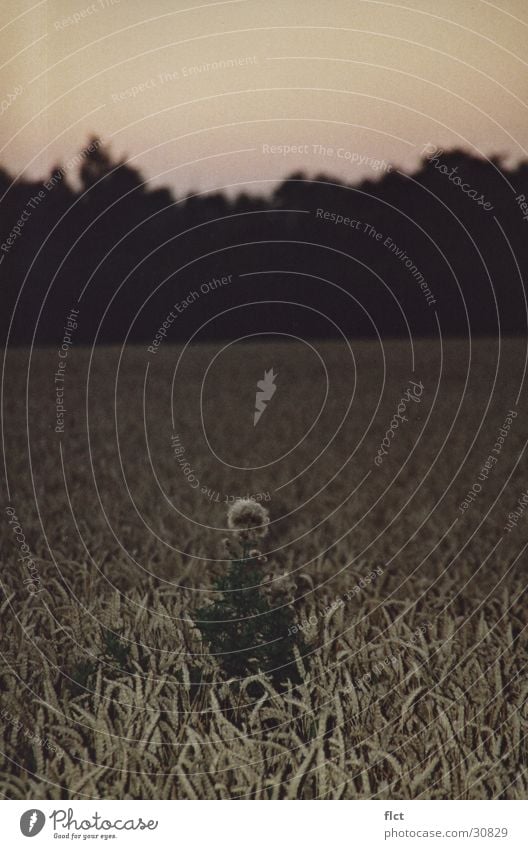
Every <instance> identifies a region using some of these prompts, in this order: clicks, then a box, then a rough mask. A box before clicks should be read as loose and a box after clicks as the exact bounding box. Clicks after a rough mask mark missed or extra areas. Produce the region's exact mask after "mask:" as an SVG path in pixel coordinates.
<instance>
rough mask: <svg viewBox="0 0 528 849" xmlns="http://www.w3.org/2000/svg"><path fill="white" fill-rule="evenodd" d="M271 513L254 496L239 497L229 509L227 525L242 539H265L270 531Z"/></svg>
mask: <svg viewBox="0 0 528 849" xmlns="http://www.w3.org/2000/svg"><path fill="white" fill-rule="evenodd" d="M268 525H269V513H268V511H267V510H266V508H265V507H263V506H262V504H260V503H259V502H258V501H253V499H252V498H239V499H238V500H237V501H235V502H234V503H233V504H231V506H230V507H229V510H228V511H227V526H228V527H229V528H230V529H231V530H232V531H234V533H235V534H236V536H237V537H238V538H239V539H241V540H247V541H248V542H250V541H252V540H255V541H256V540H258V539H263V538H264V537H265V536H266V534H267V533H268Z"/></svg>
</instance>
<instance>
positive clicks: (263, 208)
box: [0, 137, 528, 345]
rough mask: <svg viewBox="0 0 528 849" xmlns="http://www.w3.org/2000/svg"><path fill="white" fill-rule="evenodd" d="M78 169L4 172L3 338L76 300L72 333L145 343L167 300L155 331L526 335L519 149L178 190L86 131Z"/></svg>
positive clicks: (176, 337) (45, 332)
mask: <svg viewBox="0 0 528 849" xmlns="http://www.w3.org/2000/svg"><path fill="white" fill-rule="evenodd" d="M72 176H73V169H64V168H62V167H61V166H56V167H55V168H54V169H53V171H52V173H51V174H50V175H49V177H47V178H46V179H43V180H41V181H28V180H24V179H14V177H13V175H11V174H9V173H8V172H7V170H5V169H2V170H0V196H1V197H2V202H1V207H2V215H1V225H0V229H1V234H0V245H1V249H0V283H1V287H2V292H3V303H4V309H3V311H2V318H1V323H2V328H1V331H2V340H3V342H4V343H5V342H6V341H7V340H8V341H9V344H15V345H29V344H35V345H55V344H58V343H60V341H61V339H62V337H63V333H64V326H65V321H66V317H67V316H68V314H69V313H70V310H71V309H72V308H74V307H75V308H77V309H78V310H79V316H78V327H77V328H76V329H75V343H76V344H81V343H82V344H93V343H96V344H101V343H103V344H110V343H112V344H122V343H124V342H126V343H127V344H130V343H141V344H146V345H149V344H150V343H151V341H152V339H153V337H154V336H155V334H156V332H157V331H158V329H159V328H160V327H162V326H163V322H164V321H165V319H166V317H167V315H168V314H169V312H170V311H171V309H172V310H173V313H174V315H175V318H174V319H173V320H172V322H171V323H170V327H167V328H166V329H167V335H166V340H167V343H169V342H173V343H180V342H184V341H187V340H188V339H189V338H192V339H193V341H195V342H198V341H208V340H214V339H227V338H235V337H236V338H239V337H241V336H243V335H245V334H252V333H264V334H266V333H270V334H273V333H285V334H289V335H292V336H298V337H303V338H310V337H311V338H336V337H338V336H339V335H340V334H344V335H345V336H347V337H352V338H354V337H367V338H373V337H374V338H375V337H376V336H377V335H380V336H382V337H405V336H407V335H408V334H409V333H412V335H413V336H425V337H429V336H437V335H438V334H439V333H441V334H442V335H447V336H453V335H461V336H467V335H468V334H469V333H471V334H476V335H496V334H497V333H499V332H500V333H504V334H524V333H525V332H526V328H527V320H526V297H525V291H524V286H523V281H522V269H524V268H526V267H528V238H527V237H528V216H527V215H526V211H525V209H523V203H524V201H525V198H526V197H528V163H526V162H522V163H520V164H518V165H516V166H515V167H513V168H507V167H506V165H505V164H504V162H503V161H502V160H501V159H500V158H499V157H496V158H493V159H491V160H489V161H488V160H485V159H482V158H479V157H475V156H472V155H470V154H468V153H466V152H464V151H461V150H450V151H446V152H442V153H441V154H438V155H437V156H436V157H433V158H432V160H431V161H429V160H428V159H426V158H424V159H423V160H422V161H421V163H420V166H419V167H418V168H417V170H416V171H415V172H414V173H411V174H404V173H400V172H398V171H397V170H392V171H390V172H388V173H383V174H381V176H380V173H379V172H378V173H374V172H373V176H372V178H371V179H363V180H362V181H361V182H358V183H356V184H354V185H352V184H344V183H340V182H338V181H337V180H336V179H334V178H332V177H330V176H328V175H324V174H319V175H316V176H314V177H310V176H308V175H306V174H305V173H301V172H299V173H294V174H292V175H291V176H289V177H288V178H287V179H284V180H283V181H282V182H281V183H280V184H278V185H277V186H276V187H275V188H273V189H272V190H270V189H269V188H267V186H268V185H269V184H267V183H263V186H264V188H263V190H262V192H260V193H258V194H251V195H250V194H247V193H246V192H240V193H239V194H237V195H235V196H228V195H226V194H225V193H223V192H211V191H209V192H207V193H202V194H199V193H188V194H187V195H182V196H177V194H176V193H175V192H174V190H172V189H170V188H152V187H150V186H149V183H148V181H145V180H144V178H143V176H142V175H141V173H140V172H139V171H138V170H136V169H135V168H134V167H132V166H131V165H130V164H128V163H127V162H126V161H125V160H115V159H114V158H113V157H112V155H111V152H110V151H109V149H108V147H107V146H105V145H104V144H103V143H101V141H100V140H99V139H97V138H95V137H94V138H93V139H91V140H90V144H89V146H88V147H86V148H85V149H83V151H82V153H81V154H80V155H79V157H78V163H77V167H76V170H75V177H76V179H75V180H72ZM479 199H480V200H479ZM484 200H485V201H486V204H484ZM526 209H528V207H526ZM340 217H341V218H342V219H343V220H341V219H340ZM228 275H231V279H230V282H229V285H217V284H216V283H215V282H214V281H218V280H219V279H221V278H222V277H224V278H227V276H228ZM211 283H212V285H209V284H211ZM193 292H194V293H196V297H189V296H190V295H191V293H193ZM187 300H188V301H189V304H188V305H187V306H186V305H185V304H184V303H183V302H184V301H187ZM175 305H176V306H175ZM164 340H165V337H164Z"/></svg>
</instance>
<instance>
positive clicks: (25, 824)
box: [20, 808, 46, 837]
mask: <svg viewBox="0 0 528 849" xmlns="http://www.w3.org/2000/svg"><path fill="white" fill-rule="evenodd" d="M45 822H46V816H45V815H44V814H43V812H42V811H39V810H38V808H31V810H29V811H26V812H25V813H23V814H22V816H21V817H20V831H21V832H22V834H23V835H24V837H35V835H36V834H39V833H40V832H41V831H42V829H43V828H44V823H45Z"/></svg>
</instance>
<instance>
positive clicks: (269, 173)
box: [0, 0, 528, 195]
mask: <svg viewBox="0 0 528 849" xmlns="http://www.w3.org/2000/svg"><path fill="white" fill-rule="evenodd" d="M0 51H1V56H2V57H3V58H2V69H1V75H2V85H1V88H0V97H1V98H2V105H1V112H2V115H1V121H2V135H1V151H0V163H1V164H2V165H3V166H4V167H7V168H8V170H10V171H11V172H13V173H15V174H17V175H20V176H23V177H43V176H45V175H47V174H48V173H49V171H50V170H51V168H52V166H53V165H55V164H57V163H59V164H62V166H66V167H68V164H69V162H70V160H72V158H73V157H74V156H75V154H76V153H77V152H78V151H79V150H80V149H82V148H83V147H84V146H85V145H86V144H87V142H88V139H89V138H90V136H92V135H94V134H96V135H99V136H100V137H101V138H102V140H103V141H104V142H105V144H108V145H109V146H110V150H111V151H112V153H113V155H114V156H116V157H126V158H127V159H129V160H130V162H131V163H132V164H133V165H135V166H136V167H138V168H139V169H140V170H141V173H142V174H143V176H144V178H145V179H146V180H147V181H148V182H149V184H151V185H152V186H159V185H170V186H171V187H172V188H173V189H174V191H175V192H176V194H179V195H181V194H183V193H188V192H190V191H207V190H210V189H226V190H228V191H230V192H233V191H238V190H241V189H244V190H245V191H249V192H260V191H263V190H266V188H269V187H270V186H271V185H273V184H274V183H276V182H277V181H279V180H281V179H283V178H284V177H285V176H287V175H288V174H289V173H291V172H293V171H294V170H299V169H301V170H303V171H305V172H306V173H307V174H308V175H310V176H314V175H316V174H321V173H326V174H329V175H331V176H335V177H337V178H338V179H341V180H345V181H347V182H356V181H358V180H360V179H362V178H364V177H369V178H377V177H379V176H380V175H382V174H383V173H384V170H386V168H387V166H388V165H391V167H395V168H399V169H402V170H405V171H409V170H412V169H413V168H414V167H416V166H417V164H418V163H419V160H420V158H421V156H422V155H423V149H424V147H425V146H426V145H431V144H434V145H437V146H439V147H441V148H442V149H449V148H452V147H463V148H465V149H466V150H469V151H471V152H473V153H475V154H478V155H482V156H491V155H497V154H500V155H502V156H504V158H505V159H506V160H507V162H509V163H513V162H515V161H517V160H519V159H520V158H524V157H526V158H528V120H527V103H528V73H527V62H528V2H527V0H497V2H493V3H492V2H485V0H401V2H387V3H386V2H382V0H334V2H332V1H331V0H326V2H320V0H317V2H316V1H315V0H227V2H209V3H204V2H199V0H172V2H170V0H150V2H145V0H94V2H92V3H90V2H87V0H55V1H54V2H37V3H35V2H31V0H3V2H2V3H1V6H0ZM72 172H73V169H72Z"/></svg>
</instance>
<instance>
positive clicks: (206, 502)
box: [0, 339, 528, 799]
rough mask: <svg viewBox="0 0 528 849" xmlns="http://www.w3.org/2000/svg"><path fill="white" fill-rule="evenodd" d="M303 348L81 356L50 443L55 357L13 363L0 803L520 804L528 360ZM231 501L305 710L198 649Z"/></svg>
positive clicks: (73, 363) (401, 348)
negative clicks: (270, 392)
mask: <svg viewBox="0 0 528 849" xmlns="http://www.w3.org/2000/svg"><path fill="white" fill-rule="evenodd" d="M313 344H314V348H316V349H317V350H316V353H314V351H313V350H312V349H311V348H308V347H307V346H303V345H295V344H286V343H284V344H281V343H274V344H252V345H245V346H231V347H230V348H226V350H225V351H223V352H222V353H221V355H219V356H217V354H218V350H219V347H221V346H207V345H203V346H197V347H195V348H193V349H187V350H184V349H180V348H172V347H169V346H165V347H163V346H162V348H161V349H160V351H159V352H158V353H157V354H156V356H150V357H149V356H148V355H147V354H146V349H143V348H140V347H136V348H130V349H124V351H121V350H120V349H118V348H98V349H95V350H94V352H90V351H88V350H86V349H82V348H78V349H76V348H75V346H73V347H72V349H71V350H70V351H69V353H68V364H67V369H66V372H67V373H66V378H65V384H64V385H65V395H64V398H65V407H66V413H65V423H64V432H62V431H59V432H57V431H56V429H55V428H56V398H55V394H54V379H53V376H54V373H55V372H56V368H57V363H56V360H57V355H56V351H54V350H44V349H42V350H37V351H33V352H32V353H31V355H30V353H29V352H28V351H27V350H15V351H10V352H9V353H8V354H7V363H6V376H7V380H6V383H5V387H4V399H3V401H4V406H3V409H4V440H5V442H4V450H5V457H6V464H5V473H6V484H7V488H6V492H7V499H6V502H5V506H6V508H7V510H10V511H11V512H10V513H8V512H6V511H4V514H3V522H2V525H1V536H0V540H1V591H2V595H1V622H2V628H1V637H0V644H1V664H2V666H1V671H0V682H1V683H0V725H1V729H2V741H3V742H2V756H1V757H2V761H1V769H0V793H1V794H2V797H3V798H9V799H25V798H27V799H45V798H49V799H82V798H122V799H139V798H143V799H158V798H159V799H358V798H361V799H389V798H390V799H495V798H502V799H525V798H527V796H528V749H527V734H528V705H527V699H526V697H527V695H528V681H527V677H526V669H527V665H526V664H527V658H528V651H527V640H526V614H527V604H526V601H527V595H526V556H525V546H526V545H527V544H528V533H527V531H526V516H524V515H523V511H522V510H520V511H519V515H518V517H517V518H516V520H515V522H514V526H513V527H512V528H511V529H510V531H507V530H505V527H506V524H507V521H508V516H509V515H510V514H511V513H512V511H513V510H514V509H516V508H517V507H518V506H519V503H521V502H520V499H521V497H522V493H523V492H524V491H525V490H526V488H527V486H528V481H527V478H526V471H525V470H526V462H525V459H524V447H525V442H526V427H525V422H526V403H525V400H524V396H525V393H524V392H523V383H522V382H523V379H524V357H525V351H524V347H525V346H524V344H523V343H522V342H521V341H520V340H515V339H511V340H508V339H506V340H502V346H501V349H500V351H499V350H498V349H497V342H496V340H495V341H492V340H480V341H477V342H475V341H474V342H473V344H472V346H471V350H469V347H468V343H467V342H463V341H459V340H444V341H443V342H440V341H435V342H433V341H418V342H416V341H415V342H414V351H413V352H411V350H410V347H409V345H408V343H404V342H397V341H393V342H388V343H386V344H385V346H384V349H383V352H380V349H379V347H377V346H376V344H375V343H371V342H353V343H351V348H352V352H353V357H352V358H351V357H350V351H349V350H348V349H347V348H346V346H344V345H343V344H341V343H330V342H319V343H313ZM413 353H414V362H413ZM322 363H323V365H322ZM270 367H273V368H275V370H276V372H277V373H278V378H277V392H276V395H275V397H274V398H273V400H272V401H271V402H270V404H269V405H268V408H267V409H266V411H265V413H264V414H263V416H262V418H261V420H260V422H259V424H258V427H255V426H254V424H253V408H254V398H255V382H256V380H258V379H259V378H260V377H261V376H262V374H263V373H264V371H265V369H267V368H270ZM410 379H413V380H414V381H415V382H420V383H421V384H422V385H423V394H422V396H421V398H420V403H412V404H411V403H409V404H408V405H407V410H406V413H405V416H406V419H407V420H406V421H401V420H400V423H399V424H398V426H397V427H396V428H395V429H393V433H392V437H391V440H390V447H389V448H388V449H387V453H386V454H385V455H383V462H382V463H381V464H380V465H378V466H377V465H376V464H375V463H374V458H375V457H376V456H377V453H376V452H377V451H378V449H379V447H380V445H381V444H383V443H382V440H383V439H384V437H385V435H386V433H387V429H388V427H389V425H390V422H391V420H392V419H393V416H394V411H395V410H396V409H397V408H398V404H399V403H400V399H401V397H402V393H404V392H405V389H406V387H407V386H408V385H409V380H410ZM26 390H27V397H26ZM509 411H514V412H515V413H516V414H517V415H516V416H515V417H513V418H512V424H511V426H508V428H507V429H506V436H505V437H503V438H502V442H500V441H499V443H498V444H499V446H500V447H499V448H498V450H497V452H496V453H495V454H493V453H492V452H493V447H494V446H495V445H497V436H498V434H499V433H500V429H501V428H502V427H503V424H504V422H505V419H506V417H507V416H508V412H509ZM175 436H177V438H178V440H179V445H180V446H183V452H184V453H183V455H182V454H180V455H179V457H176V455H175V453H174V450H173V447H174V438H175ZM182 456H184V457H185V458H186V461H188V463H189V469H190V470H191V471H190V473H189V469H187V470H185V469H184V468H183V464H182V463H180V462H179V459H181V457H182ZM489 456H494V457H495V458H496V461H494V462H493V463H492V464H488V466H486V465H485V463H486V460H487V458H488V457H489ZM248 467H250V468H248ZM483 470H484V471H483ZM191 474H192V475H193V476H194V477H193V478H192V479H191ZM479 476H480V478H479ZM196 480H197V481H198V486H195V481H196ZM477 481H480V486H481V489H480V490H479V491H478V494H475V491H476V490H478V487H474V484H475V482H477ZM472 488H473V490H472ZM470 491H473V493H474V495H473V498H471V499H469V500H468V498H467V494H468V492H470ZM248 493H249V494H252V495H258V497H261V498H262V499H265V501H264V503H265V504H266V507H267V509H269V511H270V515H271V526H270V534H269V540H268V548H267V557H268V562H267V563H266V564H265V565H263V567H262V591H263V592H264V593H266V594H267V596H268V597H269V598H270V599H271V600H273V601H275V602H276V604H277V605H282V604H291V605H292V607H293V608H294V610H295V620H296V622H297V623H298V629H299V631H300V632H301V631H302V634H303V637H304V639H305V641H306V643H307V645H308V649H307V650H305V651H304V656H301V654H300V653H297V666H298V672H299V675H300V678H301V683H299V684H295V685H292V684H289V683H288V682H287V681H286V680H285V683H284V685H283V686H282V687H275V686H274V685H272V683H271V681H270V679H269V677H268V676H267V675H266V674H265V672H263V673H262V674H260V675H258V676H255V678H252V679H246V680H241V681H229V680H227V681H226V680H224V679H223V677H222V674H221V669H220V666H219V664H218V661H217V659H215V658H214V657H213V656H211V654H210V653H209V651H208V650H207V647H206V646H204V644H203V643H202V642H201V639H200V633H199V631H198V630H197V629H196V627H195V626H194V624H193V610H195V609H196V608H197V607H199V606H201V605H203V604H204V603H206V602H207V601H208V600H211V599H212V593H211V587H212V583H213V580H214V579H215V578H216V577H217V576H218V575H219V574H222V570H225V568H226V560H225V554H224V553H223V549H222V539H223V537H224V536H225V511H226V504H228V503H229V502H230V500H232V499H233V498H235V497H239V496H243V495H246V494H248ZM463 502H465V503H466V505H467V506H466V507H462V506H461V505H462V504H463ZM13 516H15V519H16V527H17V529H18V530H17V534H18V539H17V537H16V535H15V534H14V527H15V520H13V519H12V517H13ZM10 517H11V521H10ZM21 539H23V541H24V543H25V544H26V545H27V547H28V549H24V551H26V550H29V551H30V552H31V557H32V562H33V567H32V568H33V572H32V575H30V577H28V569H27V562H28V561H27V560H26V561H23V560H20V559H19V557H20V552H21V549H20V546H21V545H22V544H23V543H21ZM30 578H31V579H32V580H33V589H35V588H36V589H38V592H34V591H30V590H29V589H28V586H29V583H28V582H29V580H30ZM24 581H25V582H26V583H24ZM278 636H280V635H278Z"/></svg>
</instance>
